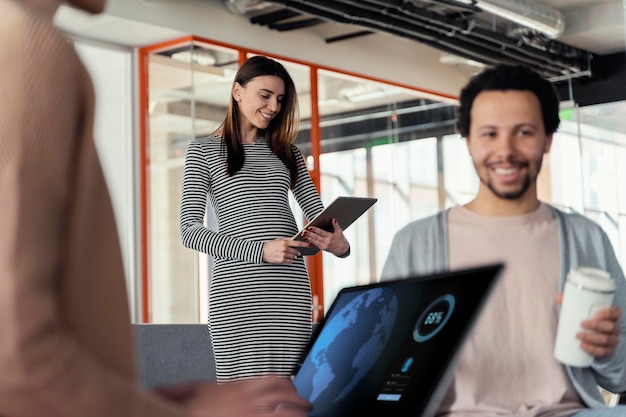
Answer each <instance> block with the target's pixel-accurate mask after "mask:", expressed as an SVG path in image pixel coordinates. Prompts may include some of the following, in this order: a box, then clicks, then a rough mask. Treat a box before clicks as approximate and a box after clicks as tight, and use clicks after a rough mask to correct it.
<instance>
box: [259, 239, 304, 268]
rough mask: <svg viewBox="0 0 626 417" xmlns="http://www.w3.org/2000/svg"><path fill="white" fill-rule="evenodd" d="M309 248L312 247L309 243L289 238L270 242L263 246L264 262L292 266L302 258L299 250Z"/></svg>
mask: <svg viewBox="0 0 626 417" xmlns="http://www.w3.org/2000/svg"><path fill="white" fill-rule="evenodd" d="M308 247H311V245H310V244H309V243H307V242H302V241H300V240H292V239H290V238H288V237H284V238H279V239H274V240H270V241H269V242H265V244H264V245H263V261H264V262H267V263H271V264H290V263H293V260H294V259H296V258H297V257H298V256H300V251H299V250H298V248H308Z"/></svg>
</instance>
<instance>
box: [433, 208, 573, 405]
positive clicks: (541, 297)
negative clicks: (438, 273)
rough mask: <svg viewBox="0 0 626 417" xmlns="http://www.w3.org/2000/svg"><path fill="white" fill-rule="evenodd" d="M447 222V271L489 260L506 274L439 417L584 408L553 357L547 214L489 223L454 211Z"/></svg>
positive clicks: (552, 252)
mask: <svg viewBox="0 0 626 417" xmlns="http://www.w3.org/2000/svg"><path fill="white" fill-rule="evenodd" d="M448 221H449V225H450V227H449V242H450V268H451V269H458V268H464V267H472V266H479V265H482V264H486V263H492V262H504V263H505V265H506V269H505V271H504V273H503V276H502V279H501V280H500V282H499V283H498V286H497V287H496V288H495V289H494V292H493V293H492V296H491V298H490V299H489V301H488V302H487V304H486V306H485V309H484V310H483V313H482V314H481V316H480V318H479V319H478V321H477V323H476V327H475V328H474V330H473V331H472V334H471V335H470V337H469V339H468V341H467V343H466V345H465V346H464V348H463V351H462V354H461V359H460V363H459V368H458V369H457V372H456V374H455V379H454V382H453V384H452V386H451V388H450V391H449V392H448V394H447V396H446V398H445V399H444V402H443V404H442V409H441V410H442V411H443V410H446V411H445V412H443V414H441V415H444V416H454V417H462V416H480V417H490V416H500V415H503V414H506V415H512V414H511V413H515V414H513V415H515V416H520V417H521V416H524V417H531V416H533V417H537V416H541V417H548V416H551V417H552V416H559V415H563V414H567V413H568V412H569V413H571V412H572V411H573V410H578V409H582V408H583V406H582V404H581V401H580V399H579V398H578V395H577V394H576V392H575V390H574V389H573V387H572V385H571V383H570V382H569V380H568V378H567V375H566V374H565V370H564V368H563V367H562V366H561V365H560V364H559V363H558V362H557V361H556V360H555V359H554V357H553V355H552V351H553V348H554V337H555V334H556V325H557V304H556V302H555V296H556V294H557V293H558V292H559V272H560V268H559V266H560V265H559V248H558V232H557V223H556V219H554V217H553V215H552V213H551V211H550V209H549V208H548V207H547V206H545V205H541V206H540V207H539V208H538V209H537V210H536V211H534V212H532V213H530V214H527V215H523V216H512V217H494V216H484V215H479V214H477V213H474V212H472V211H470V210H468V209H467V208H464V207H455V208H453V209H451V210H450V211H449V216H448ZM553 404H556V405H553ZM448 410H449V411H448Z"/></svg>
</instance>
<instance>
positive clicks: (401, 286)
mask: <svg viewBox="0 0 626 417" xmlns="http://www.w3.org/2000/svg"><path fill="white" fill-rule="evenodd" d="M502 269H503V265H502V264H494V265H486V266H483V267H479V268H473V269H465V270H458V271H452V272H448V273H443V274H437V275H430V276H421V277H413V278H408V279H402V280H397V281H386V282H381V283H376V284H370V285H363V286H356V287H350V288H344V289H343V290H341V291H340V292H339V294H338V295H337V297H336V298H335V301H334V302H333V304H332V305H331V307H330V308H329V310H328V314H327V315H326V317H325V319H324V320H323V322H322V323H320V325H319V326H318V328H317V331H316V333H315V336H314V337H313V338H312V342H311V345H310V346H309V349H308V350H307V354H306V355H305V356H304V359H303V361H302V363H301V364H300V366H299V368H298V370H297V372H296V374H295V377H294V384H295V386H296V389H297V391H298V393H299V394H300V396H302V397H303V398H306V399H308V400H309V401H310V402H311V403H312V404H313V410H312V411H311V412H310V413H309V416H311V417H352V416H354V417H364V416H380V417H388V416H392V417H409V416H410V417H416V416H419V417H431V416H432V415H434V414H435V412H436V411H437V408H438V406H439V404H440V402H441V400H442V398H443V396H444V395H445V393H446V391H447V389H448V386H449V384H450V382H451V381H452V377H453V374H454V369H455V367H456V364H457V362H458V356H459V355H458V354H459V352H460V348H461V346H462V345H463V342H464V340H465V339H466V336H467V335H468V333H469V330H470V329H471V327H472V325H473V323H474V322H475V320H476V318H477V317H478V315H479V312H480V311H481V308H482V306H483V305H484V303H485V301H486V299H487V298H488V295H489V294H490V292H491V289H492V288H493V286H494V284H495V283H496V281H497V279H498V277H499V275H500V272H501V271H502Z"/></svg>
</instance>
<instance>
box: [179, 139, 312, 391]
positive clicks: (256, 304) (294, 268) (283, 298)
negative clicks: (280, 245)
mask: <svg viewBox="0 0 626 417" xmlns="http://www.w3.org/2000/svg"><path fill="white" fill-rule="evenodd" d="M220 142H221V138H219V137H216V136H211V137H208V138H205V139H201V140H195V141H192V142H191V143H190V144H189V146H188V148H187V154H186V157H185V171H184V177H183V190H182V199H181V233H182V239H183V244H184V245H185V246H187V247H189V248H191V249H194V250H197V251H200V252H204V253H207V254H209V255H212V256H213V258H214V263H213V271H212V276H211V283H210V290H209V291H210V293H209V316H208V318H209V329H210V332H211V341H212V347H213V351H214V355H215V362H216V363H215V365H216V370H217V380H218V381H219V382H225V381H229V380H233V379H240V378H250V377H254V376H259V375H265V374H268V373H272V374H279V375H283V376H286V375H290V374H291V373H292V371H293V370H294V367H295V364H296V362H297V361H298V359H300V356H301V355H302V353H303V350H304V349H305V347H306V345H307V343H308V341H309V338H310V335H311V288H310V283H309V278H308V274H307V270H306V266H305V263H304V259H303V258H302V257H298V258H296V259H295V260H294V262H293V264H270V263H264V262H263V260H262V257H263V243H264V242H267V241H269V240H272V239H275V238H279V237H289V236H293V235H295V234H296V233H297V223H296V220H295V218H294V215H293V213H292V211H291V208H290V206H289V197H288V193H289V184H290V173H289V170H288V169H287V167H285V165H284V164H283V163H282V161H281V160H280V159H278V157H276V156H275V155H274V154H272V152H271V150H270V149H269V147H268V146H267V143H266V142H265V140H264V139H263V138H261V139H259V140H258V141H257V142H255V143H251V144H245V145H244V152H245V162H244V165H243V167H242V169H241V170H240V171H239V172H237V173H236V174H235V175H233V176H231V177H229V176H228V175H227V174H226V162H225V159H224V157H223V154H222V152H221V150H220V146H221V145H220ZM293 150H294V152H295V154H296V156H297V161H298V181H297V183H296V186H295V188H294V189H293V195H294V197H295V199H296V201H297V202H298V204H299V206H300V207H301V208H302V210H303V212H304V214H305V216H306V217H307V218H309V219H310V218H313V217H314V216H315V215H317V214H318V213H319V212H321V211H322V209H323V206H322V202H321V199H320V197H319V194H318V193H317V190H316V188H315V186H314V185H313V182H312V181H311V177H310V175H309V172H308V170H307V168H306V165H305V163H304V159H303V157H302V154H301V153H300V151H299V150H298V149H297V148H296V147H295V146H293ZM207 198H208V200H209V201H210V203H211V205H212V207H213V210H214V213H215V217H216V219H217V224H218V230H217V231H213V230H209V229H207V228H206V227H205V226H204V216H205V209H206V202H207Z"/></svg>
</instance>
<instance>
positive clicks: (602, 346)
mask: <svg viewBox="0 0 626 417" xmlns="http://www.w3.org/2000/svg"><path fill="white" fill-rule="evenodd" d="M621 315H622V310H621V309H620V308H619V307H609V308H604V309H602V310H598V311H597V312H596V313H595V314H594V315H593V318H591V319H589V320H583V321H582V322H581V324H580V327H582V328H583V329H585V330H586V331H583V332H578V333H577V334H576V337H577V338H578V340H580V341H581V344H580V347H581V348H582V349H583V350H584V351H585V352H587V353H589V354H590V355H593V356H595V357H596V358H603V357H605V356H609V355H610V354H611V353H613V351H614V350H615V348H616V347H617V343H618V341H619V335H620V332H621V328H620V325H619V323H618V320H619V318H620V317H621Z"/></svg>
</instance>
